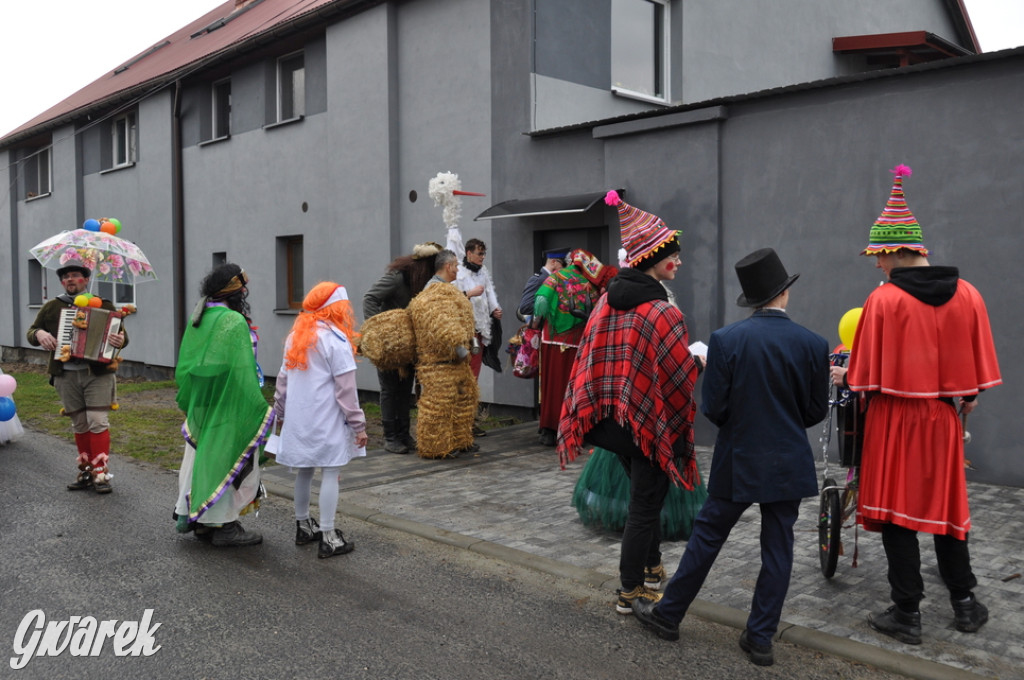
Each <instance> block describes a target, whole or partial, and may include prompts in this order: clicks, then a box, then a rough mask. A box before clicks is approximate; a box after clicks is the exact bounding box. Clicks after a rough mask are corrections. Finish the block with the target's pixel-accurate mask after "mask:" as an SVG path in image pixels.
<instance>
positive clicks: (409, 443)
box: [395, 413, 416, 451]
mask: <svg viewBox="0 0 1024 680" xmlns="http://www.w3.org/2000/svg"><path fill="white" fill-rule="evenodd" d="M409 427H410V424H409V415H408V413H407V414H406V415H405V417H404V418H403V417H401V416H399V417H398V419H397V420H395V439H397V440H398V441H400V442H402V443H403V444H405V446H406V448H408V449H409V450H410V451H415V450H416V438H415V437H413V436H412V433H411V432H410V430H409Z"/></svg>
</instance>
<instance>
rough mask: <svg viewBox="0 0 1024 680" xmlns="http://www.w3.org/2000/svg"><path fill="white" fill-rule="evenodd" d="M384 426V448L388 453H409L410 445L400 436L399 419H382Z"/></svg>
mask: <svg viewBox="0 0 1024 680" xmlns="http://www.w3.org/2000/svg"><path fill="white" fill-rule="evenodd" d="M381 426H382V427H383V428H384V450H385V451H387V452H388V453H409V447H408V446H406V445H405V442H403V441H402V440H401V439H399V438H398V421H397V420H382V421H381Z"/></svg>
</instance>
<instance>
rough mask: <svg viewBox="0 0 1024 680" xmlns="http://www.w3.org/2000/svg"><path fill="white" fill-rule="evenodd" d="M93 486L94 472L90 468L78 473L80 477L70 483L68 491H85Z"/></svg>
mask: <svg viewBox="0 0 1024 680" xmlns="http://www.w3.org/2000/svg"><path fill="white" fill-rule="evenodd" d="M92 487H93V482H92V472H90V471H89V470H82V471H81V472H79V473H78V478H77V479H75V481H73V482H71V483H70V484H68V491H84V490H85V489H91V488H92Z"/></svg>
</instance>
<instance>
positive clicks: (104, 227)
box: [100, 222, 117, 236]
mask: <svg viewBox="0 0 1024 680" xmlns="http://www.w3.org/2000/svg"><path fill="white" fill-rule="evenodd" d="M100 231H102V232H103V233H104V234H110V235H111V236H113V235H114V234H116V233H117V227H115V226H114V223H113V222H104V223H103V224H101V225H100Z"/></svg>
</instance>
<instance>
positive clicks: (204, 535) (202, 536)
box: [193, 523, 217, 543]
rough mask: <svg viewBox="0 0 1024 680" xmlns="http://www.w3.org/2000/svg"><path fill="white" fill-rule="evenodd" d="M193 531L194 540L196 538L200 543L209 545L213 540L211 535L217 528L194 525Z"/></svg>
mask: <svg viewBox="0 0 1024 680" xmlns="http://www.w3.org/2000/svg"><path fill="white" fill-rule="evenodd" d="M193 531H195V534H196V538H198V539H199V540H200V541H205V542H207V543H209V542H210V541H212V540H213V534H214V532H216V531H217V528H216V527H211V526H208V525H206V524H199V523H196V524H195V528H194V529H193Z"/></svg>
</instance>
